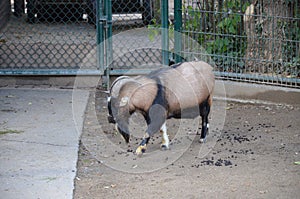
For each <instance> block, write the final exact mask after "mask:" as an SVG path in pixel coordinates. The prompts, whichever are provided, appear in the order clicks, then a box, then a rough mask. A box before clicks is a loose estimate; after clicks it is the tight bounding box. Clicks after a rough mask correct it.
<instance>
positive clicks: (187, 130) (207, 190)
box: [74, 92, 300, 199]
mask: <svg viewBox="0 0 300 199" xmlns="http://www.w3.org/2000/svg"><path fill="white" fill-rule="evenodd" d="M299 110H300V107H296V106H290V105H282V104H267V105H266V104H242V103H236V102H227V103H224V102H222V101H218V100H214V106H213V111H212V114H211V131H210V134H209V135H208V138H207V142H206V143H205V144H200V143H199V142H198V140H199V135H196V131H199V130H200V129H198V125H197V122H196V121H195V120H194V121H192V122H195V123H192V122H191V121H180V120H171V121H168V127H169V136H170V139H171V145H170V150H167V151H162V150H160V141H161V138H160V135H159V133H158V134H157V135H155V136H154V138H153V139H151V142H150V144H149V146H148V150H147V152H146V153H145V154H144V155H143V156H142V157H136V156H135V155H134V153H133V151H134V150H135V148H136V147H137V145H138V143H139V142H140V139H141V137H142V136H143V133H142V132H140V130H138V129H139V128H144V124H142V123H140V121H139V119H138V116H137V118H134V119H133V124H134V125H135V127H133V130H135V132H136V133H135V134H134V135H133V137H132V138H131V143H130V145H129V146H128V145H126V144H125V143H124V141H123V139H122V138H121V137H120V135H118V134H116V133H115V130H114V126H113V125H111V124H108V122H107V119H106V116H107V109H106V100H105V97H104V96H103V95H102V94H101V93H100V92H96V94H95V92H91V96H90V100H89V104H88V107H87V110H86V118H85V123H84V132H83V135H82V138H81V146H80V151H79V161H78V171H77V177H76V179H75V191H74V198H76V199H79V198H299V195H300V166H299V165H296V164H294V163H295V162H296V161H300V131H299V129H300V111H299ZM224 113H225V115H226V116H225V115H224ZM218 115H221V116H219V117H218ZM222 117H223V118H225V120H223V121H222V120H220V119H221V118H222ZM214 120H218V121H217V122H213V121H214ZM181 127H182V128H181Z"/></svg>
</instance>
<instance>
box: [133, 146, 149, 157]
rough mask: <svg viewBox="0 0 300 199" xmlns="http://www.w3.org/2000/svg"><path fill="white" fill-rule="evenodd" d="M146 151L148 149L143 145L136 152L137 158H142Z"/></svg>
mask: <svg viewBox="0 0 300 199" xmlns="http://www.w3.org/2000/svg"><path fill="white" fill-rule="evenodd" d="M146 149H147V146H146V144H145V145H143V146H142V145H141V146H139V147H138V148H137V149H136V150H135V154H136V155H137V156H142V155H143V153H145V152H146Z"/></svg>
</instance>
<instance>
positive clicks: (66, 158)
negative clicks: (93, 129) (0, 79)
mask: <svg viewBox="0 0 300 199" xmlns="http://www.w3.org/2000/svg"><path fill="white" fill-rule="evenodd" d="M77 94H78V95H77ZM73 96H80V97H79V98H78V97H76V98H77V99H74V100H73ZM74 98H75V97H74ZM87 99H88V91H82V90H81V91H76V93H74V92H73V91H72V90H67V89H64V90H62V89H60V90H58V89H8V88H5V89H3V88H2V89H0V151H1V153H0V162H1V163H0V194H1V198H6V199H10V198H13V199H17V198H22V199H25V198H30V199H32V198H72V197H73V189H74V183H73V181H74V177H75V175H76V164H77V153H78V144H79V138H80V133H81V129H82V124H83V115H84V111H85V107H86V103H87Z"/></svg>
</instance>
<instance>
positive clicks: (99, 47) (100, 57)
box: [96, 0, 104, 73]
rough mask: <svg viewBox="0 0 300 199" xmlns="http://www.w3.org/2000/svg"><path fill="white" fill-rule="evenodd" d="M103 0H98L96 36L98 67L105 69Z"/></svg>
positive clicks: (101, 69)
mask: <svg viewBox="0 0 300 199" xmlns="http://www.w3.org/2000/svg"><path fill="white" fill-rule="evenodd" d="M102 18H103V2H102V0H96V31H97V33H96V37H97V67H98V69H99V70H100V71H101V73H102V72H103V71H104V43H103V41H104V35H103V24H104V21H103V20H102Z"/></svg>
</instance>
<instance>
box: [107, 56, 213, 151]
mask: <svg viewBox="0 0 300 199" xmlns="http://www.w3.org/2000/svg"><path fill="white" fill-rule="evenodd" d="M214 82H215V77H214V74H213V71H212V67H211V66H210V65H209V64H207V63H205V62H201V61H197V62H184V63H179V64H175V65H172V66H171V67H168V68H160V69H158V70H155V71H153V72H151V73H149V74H148V75H145V76H137V77H127V76H121V77H119V78H117V79H116V80H115V81H114V82H113V83H112V85H111V88H110V91H109V97H108V121H109V122H110V123H114V124H115V125H116V129H117V131H118V132H119V133H120V134H121V135H122V136H123V138H124V139H125V141H126V142H127V143H128V142H129V139H130V132H129V118H130V116H131V115H132V114H133V113H134V112H136V111H139V112H140V113H142V115H143V116H144V118H145V120H146V123H147V130H146V133H145V135H144V137H143V139H142V142H141V143H140V145H139V147H138V148H137V149H136V154H137V155H141V154H143V153H144V152H145V151H146V147H147V144H148V142H149V139H150V137H151V136H153V134H154V133H156V132H158V131H159V130H160V132H161V133H162V145H161V148H162V149H168V148H169V138H168V135H167V127H166V120H167V119H169V118H195V117H197V116H199V115H200V116H201V118H202V130H201V136H200V142H205V139H206V135H207V132H208V128H209V121H208V114H209V112H210V108H211V106H212V93H213V88H214Z"/></svg>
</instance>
